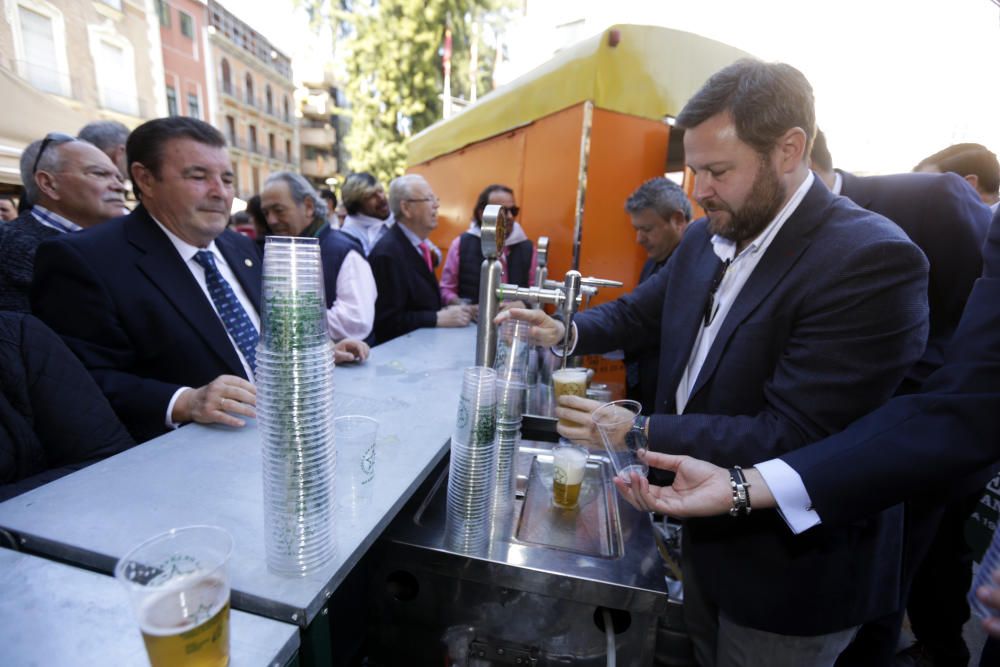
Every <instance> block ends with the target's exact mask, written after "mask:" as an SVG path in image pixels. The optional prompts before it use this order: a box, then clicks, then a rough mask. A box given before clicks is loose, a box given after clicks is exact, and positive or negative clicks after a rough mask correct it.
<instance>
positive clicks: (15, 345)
mask: <svg viewBox="0 0 1000 667" xmlns="http://www.w3.org/2000/svg"><path fill="white" fill-rule="evenodd" d="M816 126H817V122H816V118H815V112H814V102H813V95H812V90H811V87H810V86H809V83H808V81H806V79H805V77H803V76H802V74H801V73H800V72H798V71H797V70H795V69H794V68H792V67H790V66H788V65H783V64H765V63H761V62H759V61H752V60H747V61H740V62H738V63H735V64H733V65H730V66H728V67H726V68H724V69H722V70H720V71H719V72H718V73H716V74H715V75H714V76H713V77H711V78H710V79H709V81H708V82H706V84H705V85H704V86H703V88H702V89H701V90H700V91H699V92H698V93H697V94H696V95H695V96H694V97H692V99H691V100H690V101H689V102H688V103H687V104H686V105H685V107H684V109H683V110H682V112H681V113H680V115H679V116H678V117H677V119H676V128H677V129H678V130H683V131H684V135H683V143H684V150H685V160H686V163H687V164H688V166H689V168H690V170H691V171H692V173H693V175H694V177H695V184H694V189H693V192H692V193H691V198H693V199H694V201H695V202H696V203H697V204H699V205H700V207H701V208H702V209H703V210H704V211H705V214H706V215H705V216H704V217H702V218H700V219H697V220H694V219H693V218H694V214H693V210H692V204H691V200H690V199H689V196H688V193H686V192H685V190H684V189H683V188H682V187H680V186H679V185H677V184H676V183H674V182H673V181H671V180H669V179H667V178H665V177H657V178H653V179H651V180H649V181H647V182H645V183H642V184H638V186H637V187H636V189H635V191H634V192H633V193H632V194H631V196H629V197H628V199H627V200H626V201H625V202H623V205H624V210H625V212H626V213H627V215H628V217H629V220H630V222H631V226H632V230H633V231H634V234H635V240H636V243H637V245H638V246H640V247H641V248H642V249H643V250H644V251H645V253H646V254H647V261H646V263H645V265H644V266H643V268H642V271H641V274H640V276H638V278H639V283H638V286H637V287H636V288H635V290H633V291H632V292H631V293H630V294H627V295H625V296H623V297H621V298H619V299H617V300H615V301H612V302H609V303H606V304H603V305H601V306H598V307H595V308H591V309H587V310H585V311H583V312H581V313H580V314H579V315H578V316H577V317H576V318H575V319H574V321H573V323H572V327H571V331H570V337H569V341H570V342H569V345H568V349H559V350H557V353H559V354H587V353H602V352H609V351H612V350H622V351H623V352H624V357H625V362H626V385H627V392H628V395H629V397H630V398H635V399H636V400H638V401H640V402H641V403H642V405H643V414H642V415H641V416H640V417H639V418H637V419H636V421H635V423H634V424H633V425H632V427H631V431H630V437H634V438H639V439H640V441H641V442H642V443H643V450H644V456H645V458H646V459H647V461H648V462H649V463H650V465H651V466H652V467H653V468H654V474H653V475H652V476H651V478H650V479H649V480H646V479H640V478H638V477H634V478H633V479H631V480H630V481H629V482H628V483H626V482H624V481H622V480H617V481H616V485H617V486H618V488H619V491H620V492H621V493H622V495H623V496H624V497H625V498H626V499H627V500H628V501H629V502H632V503H633V504H635V505H636V506H637V507H640V508H642V509H653V510H657V511H661V512H664V513H667V514H670V515H672V516H675V517H683V518H685V529H684V532H683V539H684V544H683V549H682V555H683V563H682V567H683V572H684V583H685V597H684V614H685V624H686V626H687V628H688V631H689V633H690V635H691V638H692V641H693V643H694V647H695V655H696V657H697V660H698V662H699V664H701V665H706V666H710V665H726V666H728V665H760V666H762V667H763V666H765V665H766V666H768V667H774V666H780V665H789V666H799V665H816V666H822V665H894V664H895V665H903V664H913V665H927V664H932V665H963V664H967V663H968V661H969V659H970V655H969V650H968V647H967V646H966V645H965V642H964V640H963V639H962V625H963V624H964V623H965V622H966V621H967V619H968V617H969V609H968V605H967V603H966V601H965V595H966V592H967V590H968V588H969V586H970V582H971V571H972V570H971V556H970V550H969V547H968V545H967V544H966V542H965V539H964V535H963V532H962V526H963V524H964V522H965V520H966V518H967V517H968V516H969V514H970V513H971V512H972V510H973V508H974V506H975V504H976V503H977V502H978V500H979V498H980V496H981V494H982V490H983V487H984V485H985V484H986V483H987V482H988V481H989V480H990V479H991V478H992V477H993V475H994V473H995V472H996V470H995V468H994V466H995V464H996V463H997V462H998V461H1000V433H998V428H997V426H998V418H997V417H996V415H997V414H1000V412H998V409H1000V405H997V391H998V388H1000V382H998V378H997V373H996V370H997V368H996V364H997V361H996V357H997V336H998V335H1000V333H998V324H1000V323H997V322H996V319H997V316H998V315H1000V308H998V307H997V303H998V301H997V299H996V295H994V294H993V292H994V291H995V288H996V285H995V283H996V279H997V274H998V273H1000V266H998V265H997V262H1000V257H998V256H997V253H998V252H1000V230H998V227H997V224H998V223H997V222H996V217H993V223H992V226H991V216H995V214H996V211H997V208H998V206H1000V166H998V163H997V158H996V156H995V155H994V154H993V153H991V152H990V151H988V150H987V149H986V148H985V147H983V146H981V145H978V144H957V145H955V146H951V147H949V148H947V149H945V150H942V151H940V152H938V153H935V154H934V155H931V156H929V157H928V158H926V159H924V160H922V161H921V162H920V163H919V164H918V165H917V167H916V168H915V169H914V172H918V173H909V174H896V175H889V176H869V177H862V176H856V175H854V174H851V173H849V172H846V171H842V170H838V169H835V168H834V164H833V159H832V156H831V153H830V150H829V148H828V146H827V143H826V138H825V137H824V135H823V133H822V132H819V131H818V130H817V127H816ZM20 169H21V177H22V182H23V188H24V193H23V196H22V197H21V198H20V199H19V200H15V199H14V198H11V197H0V220H3V222H0V355H2V357H3V359H4V363H3V365H2V373H0V382H2V386H0V499H2V498H7V497H11V496H13V495H16V494H18V493H22V492H23V491H25V490H28V489H30V488H33V487H34V486H37V485H39V484H43V483H45V482H47V481H50V480H51V479H54V478H56V477H58V476H60V475H63V474H67V473H68V472H71V471H72V470H75V469H78V468H79V467H81V466H83V465H87V464H88V463H90V462H92V461H95V460H98V459H100V458H103V457H106V456H109V455H112V454H114V453H117V452H120V451H123V450H124V449H126V448H128V447H131V446H134V444H135V443H141V442H144V441H147V440H149V439H151V438H154V437H156V436H159V435H162V434H164V433H166V432H168V431H170V430H173V429H175V428H178V427H181V426H183V425H184V424H187V423H191V422H197V423H203V424H213V423H214V424H222V425H225V426H228V427H233V428H239V427H241V426H243V425H244V424H245V420H246V418H248V417H253V416H254V407H255V401H256V390H255V386H254V369H255V366H256V360H255V355H256V345H257V341H258V338H259V336H260V329H261V322H260V316H259V313H260V299H261V284H260V282H261V264H262V260H263V255H262V251H263V248H264V246H265V243H266V239H267V237H268V236H270V235H280V236H294V237H303V238H315V239H317V240H318V243H319V247H320V252H321V256H322V262H323V270H324V280H325V292H326V308H327V310H326V324H327V331H328V333H329V337H330V340H331V349H332V352H331V353H332V354H333V355H334V356H335V360H336V362H337V363H361V362H364V361H365V360H366V358H367V357H368V355H369V353H370V351H371V346H373V345H377V344H381V343H384V342H386V341H389V340H392V339H394V338H396V337H399V336H402V335H405V334H407V333H409V332H412V331H414V330H416V329H418V328H424V327H464V326H468V325H469V324H470V323H471V322H473V321H475V320H476V318H477V317H478V310H477V301H478V296H479V277H480V266H481V263H482V261H483V258H484V257H483V253H482V249H481V238H480V237H481V231H480V227H481V224H482V220H483V212H484V209H485V208H486V207H487V206H489V205H497V206H500V207H501V208H502V210H503V212H504V213H505V215H506V217H507V219H508V220H510V221H512V222H513V225H512V226H511V229H510V233H509V234H508V235H507V237H506V240H505V244H504V247H503V250H502V252H501V253H500V257H499V259H500V262H501V267H502V279H503V281H504V282H510V283H516V284H518V285H521V286H525V287H527V286H530V285H531V283H532V280H533V277H534V275H535V269H536V263H537V259H536V254H535V248H534V244H533V243H532V241H531V240H530V238H529V235H528V233H527V231H526V230H525V229H524V228H522V226H521V224H520V223H519V221H518V219H519V216H520V207H519V206H518V204H517V199H516V195H515V192H514V191H513V190H512V189H511V188H510V187H508V186H506V185H503V184H497V183H493V184H489V185H486V186H485V187H484V188H483V189H482V191H481V192H480V194H479V196H478V198H477V199H476V201H475V202H474V203H473V205H472V210H471V220H470V223H469V226H468V229H467V230H466V231H464V232H463V233H462V234H460V235H459V236H458V237H457V238H455V239H454V240H453V241H452V242H451V243H450V245H449V246H448V248H447V250H446V252H445V253H443V254H442V252H441V251H440V249H438V248H437V247H436V246H435V245H434V244H433V243H432V242H431V241H430V240H429V236H430V235H431V233H432V232H433V231H434V230H435V229H436V228H437V225H438V210H439V204H440V202H439V200H438V197H437V195H436V194H435V192H434V190H433V187H432V184H431V183H430V182H428V180H427V179H426V178H425V177H423V176H421V175H418V174H407V175H403V176H400V177H398V178H396V179H394V180H392V181H391V183H389V184H388V190H386V188H385V187H384V186H383V184H381V183H379V182H378V180H377V179H376V178H375V177H374V176H372V175H371V174H368V173H354V174H351V175H350V176H349V177H348V178H347V179H346V180H345V182H344V183H343V185H342V186H341V188H340V197H339V198H338V197H337V194H336V193H334V192H332V191H330V190H320V191H318V190H317V189H316V188H314V186H313V185H312V184H310V183H309V181H308V180H307V179H305V178H304V177H302V176H301V175H299V174H296V173H293V172H277V173H274V174H271V175H270V176H269V177H268V178H267V179H266V181H265V182H264V184H263V186H262V189H261V191H260V192H259V193H258V194H257V195H256V196H254V197H252V198H251V199H250V201H249V202H248V204H247V208H246V210H245V211H241V212H238V213H236V214H235V215H231V208H232V203H233V198H234V174H233V171H232V165H231V162H230V158H229V153H228V148H227V146H226V141H225V139H224V137H223V135H222V134H221V133H220V132H219V131H218V130H217V129H215V128H214V127H212V126H211V125H208V124H207V123H204V122H202V121H199V120H195V119H191V118H183V117H170V118H160V119H156V120H151V121H148V122H146V123H143V124H142V125H140V126H139V127H137V128H135V129H134V130H131V131H129V130H128V128H125V127H124V126H122V125H120V124H118V123H113V122H97V123H92V124H90V125H88V126H87V127H85V128H83V129H82V130H81V131H80V132H79V133H78V135H76V136H73V135H68V134H61V133H58V132H53V133H50V134H48V135H46V136H45V137H43V138H40V139H38V140H37V141H34V142H32V143H31V144H30V145H29V146H28V147H27V148H26V149H25V150H24V152H23V154H22V156H21V161H20ZM129 184H130V186H131V187H130V188H129V187H128V186H129ZM991 209H992V212H991ZM623 233H628V232H627V230H623ZM984 243H985V246H984ZM984 253H985V254H984ZM439 270H440V275H441V278H440V280H439V279H438V278H437V273H438V271H439ZM981 276H982V277H981ZM508 317H515V318H520V319H525V320H527V321H529V322H531V323H532V324H533V327H532V331H533V333H534V335H535V337H536V338H537V340H538V341H539V342H540V343H542V344H545V345H551V346H555V347H557V348H559V347H560V346H561V345H562V343H563V341H564V339H565V336H564V334H565V333H566V327H565V326H564V324H563V323H562V322H560V321H558V320H557V319H554V318H552V317H549V316H548V315H546V314H545V312H544V311H542V310H528V309H523V308H516V307H515V308H512V309H508V310H506V311H505V312H504V313H502V314H501V315H500V320H502V319H505V318H508ZM597 406H598V404H597V403H596V402H594V401H589V400H587V399H584V398H578V397H566V398H563V399H562V402H561V405H560V406H559V407H558V409H557V414H559V415H560V416H562V417H565V418H567V419H571V420H573V421H574V422H576V423H578V424H590V423H591V422H590V420H589V414H590V413H591V412H592V411H593V410H594V409H595V408H596V407H597ZM560 433H561V434H562V435H563V436H565V437H568V438H571V439H573V440H576V441H580V442H588V441H591V442H596V439H595V433H594V432H593V430H592V428H591V427H590V426H560ZM656 469H662V470H663V471H665V472H668V473H671V474H672V476H671V475H668V474H662V473H656ZM945 473H946V475H947V476H946V477H945ZM932 482H933V484H932ZM928 486H933V493H929V492H927V488H928ZM770 507H777V508H778V510H779V511H778V512H770V511H761V510H766V509H767V508H770ZM751 508H753V509H756V510H758V511H756V512H754V513H753V514H752V515H751V514H750V510H751ZM724 514H729V515H730V516H723V517H718V516H716V515H724ZM983 595H984V596H985V597H984V599H992V604H993V605H994V606H995V607H998V608H1000V594H997V593H995V592H990V591H983ZM991 595H992V598H990V597H989V596H991ZM904 614H906V615H908V616H909V620H910V624H911V628H912V630H913V633H914V634H915V636H916V638H917V640H918V644H916V645H915V646H914V647H910V648H908V649H907V650H906V651H905V652H904V653H902V654H899V655H897V654H896V652H897V644H898V641H899V634H900V628H901V626H902V623H903V617H904ZM987 627H988V629H989V630H990V631H991V632H997V634H998V635H1000V623H993V624H990V625H988V626H987ZM996 651H997V648H996V646H995V645H988V646H987V649H986V650H985V651H984V654H983V657H982V658H981V660H982V661H983V662H981V664H982V665H987V664H1000V662H992V663H991V662H988V661H990V660H1000V658H997V653H996ZM907 661H908V662H907Z"/></svg>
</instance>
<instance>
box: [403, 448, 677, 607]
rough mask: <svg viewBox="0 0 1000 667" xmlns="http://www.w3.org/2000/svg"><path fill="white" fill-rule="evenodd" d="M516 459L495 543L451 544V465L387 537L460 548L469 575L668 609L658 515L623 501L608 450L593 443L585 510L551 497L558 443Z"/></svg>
mask: <svg viewBox="0 0 1000 667" xmlns="http://www.w3.org/2000/svg"><path fill="white" fill-rule="evenodd" d="M516 464H517V479H518V491H517V494H516V495H517V498H516V500H515V502H514V504H513V506H511V507H509V508H505V509H504V510H502V511H501V510H499V509H498V511H497V513H496V515H495V519H494V524H493V531H492V539H491V540H490V544H489V547H488V549H486V550H484V551H482V552H479V553H477V552H460V551H455V550H453V549H451V548H449V547H448V546H447V545H446V544H445V539H444V523H445V500H446V496H447V493H446V487H447V483H446V482H445V481H444V480H445V475H446V472H447V470H446V469H445V470H442V473H441V475H442V476H441V477H440V478H439V479H438V480H436V481H437V482H438V483H436V484H435V485H434V486H433V487H431V488H429V489H427V491H426V494H423V493H421V494H417V495H416V496H415V497H414V499H413V501H411V503H410V506H409V507H408V508H407V509H406V510H404V511H403V512H402V513H401V514H400V516H399V518H398V519H397V520H396V521H395V522H393V524H392V526H391V527H390V528H389V529H388V530H387V531H386V533H385V535H384V539H385V540H389V541H391V542H395V543H397V544H405V545H409V546H412V547H418V548H420V549H424V550H428V551H431V552H438V553H440V554H442V555H452V556H457V557H459V558H461V559H462V560H463V566H462V568H461V576H462V577H463V578H465V579H468V580H472V581H479V582H480V583H484V584H490V585H495V586H504V587H508V588H514V589H517V590H522V591H528V592H532V593H538V594H542V595H550V596H553V597H560V598H566V599H573V600H575V601H578V602H584V603H588V604H593V605H597V606H606V607H612V608H616V609H627V610H629V611H631V612H634V613H643V614H653V615H659V614H663V613H664V612H665V611H666V609H667V604H668V596H667V589H666V584H665V582H664V578H663V575H664V567H663V563H662V561H661V560H660V556H659V552H658V551H657V547H656V543H655V541H654V539H653V528H652V525H651V521H650V517H649V515H648V514H647V513H644V512H638V511H636V510H635V509H634V508H633V507H632V506H631V505H629V504H628V503H625V502H619V497H618V492H617V491H616V490H615V488H614V485H613V484H612V483H611V479H612V478H613V477H614V471H613V469H612V467H611V462H610V460H609V459H608V457H607V455H606V454H605V453H604V452H603V451H594V450H592V451H591V454H590V458H589V460H588V466H587V473H586V476H585V478H584V484H583V488H582V490H581V492H580V503H579V507H578V508H577V509H575V510H560V509H558V508H556V507H554V506H553V505H552V503H551V497H552V481H551V480H552V453H551V445H550V444H548V443H538V442H526V443H522V445H521V448H520V451H519V453H518V457H517V460H516ZM425 488H426V487H425ZM421 495H423V497H421ZM427 562H428V563H434V562H438V563H439V564H440V565H439V567H436V568H435V569H440V570H441V573H442V574H450V573H453V572H454V566H453V564H449V559H447V558H444V559H440V560H439V559H437V558H435V557H430V556H429V557H428V560H427ZM553 575H556V576H553Z"/></svg>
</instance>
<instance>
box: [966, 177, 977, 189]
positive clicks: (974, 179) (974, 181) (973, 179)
mask: <svg viewBox="0 0 1000 667" xmlns="http://www.w3.org/2000/svg"><path fill="white" fill-rule="evenodd" d="M965 180H967V181H968V182H969V185H971V186H972V189H973V190H975V191H976V192H979V174H966V175H965Z"/></svg>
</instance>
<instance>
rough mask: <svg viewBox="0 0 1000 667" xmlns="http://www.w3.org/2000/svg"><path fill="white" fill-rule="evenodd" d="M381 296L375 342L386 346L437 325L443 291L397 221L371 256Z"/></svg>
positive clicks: (376, 302)
mask: <svg viewBox="0 0 1000 667" xmlns="http://www.w3.org/2000/svg"><path fill="white" fill-rule="evenodd" d="M368 263H369V264H371V267H372V274H374V276H375V286H376V288H378V297H377V298H376V299H375V341H376V342H377V343H384V342H386V341H387V340H392V339H393V338H396V337H397V336H402V335H403V334H406V333H409V332H411V331H414V330H415V329H420V328H423V327H434V326H437V312H438V311H439V310H441V290H440V289H439V288H438V281H437V278H436V277H435V276H434V274H433V273H432V272H431V270H430V269H429V268H427V264H426V262H424V258H423V257H421V256H420V253H419V252H417V250H416V248H414V247H413V244H412V243H410V239H408V238H406V234H404V233H403V230H402V229H401V228H400V223H399V222H397V223H396V224H394V225H393V226H392V227H390V228H389V231H387V232H386V233H385V234H383V235H382V238H380V239H379V240H378V243H376V244H375V247H374V248H372V251H371V254H369V255H368Z"/></svg>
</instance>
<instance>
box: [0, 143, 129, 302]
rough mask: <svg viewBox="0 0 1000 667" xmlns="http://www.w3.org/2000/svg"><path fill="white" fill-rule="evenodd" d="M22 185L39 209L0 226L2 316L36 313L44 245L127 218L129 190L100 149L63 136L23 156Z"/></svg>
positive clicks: (32, 147)
mask: <svg viewBox="0 0 1000 667" xmlns="http://www.w3.org/2000/svg"><path fill="white" fill-rule="evenodd" d="M21 182H22V183H24V184H25V191H26V193H27V194H26V195H25V196H26V197H27V198H28V201H30V202H32V203H33V204H34V206H32V207H31V208H29V209H28V210H27V211H25V212H24V213H22V214H21V215H20V216H19V217H18V218H17V219H16V220H13V221H11V222H9V223H7V224H5V225H2V226H0V310H12V311H17V312H21V313H30V312H31V302H30V299H29V296H28V292H29V290H30V288H31V276H32V272H33V270H34V264H35V252H36V251H37V250H38V245H39V244H40V243H41V242H42V241H44V240H45V239H47V238H52V237H55V236H60V235H62V234H67V233H71V232H78V231H80V230H83V229H87V228H89V227H94V226H95V225H98V224H100V223H102V222H104V221H105V220H110V219H111V218H114V217H117V216H119V215H121V212H122V209H123V207H124V205H125V186H124V184H123V181H122V175H121V174H120V173H119V172H118V168H117V167H116V166H115V165H114V164H113V163H112V162H111V160H110V159H109V158H108V156H106V155H105V154H104V153H102V152H101V151H100V150H99V149H98V148H97V147H95V146H93V145H91V144H89V143H87V142H86V141H80V140H78V139H76V138H75V137H72V136H70V135H68V134H61V133H58V132H52V133H50V134H49V135H47V136H46V137H45V138H44V139H39V140H38V141H34V142H32V143H31V144H29V145H28V147H27V148H25V149H24V152H23V153H21Z"/></svg>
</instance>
